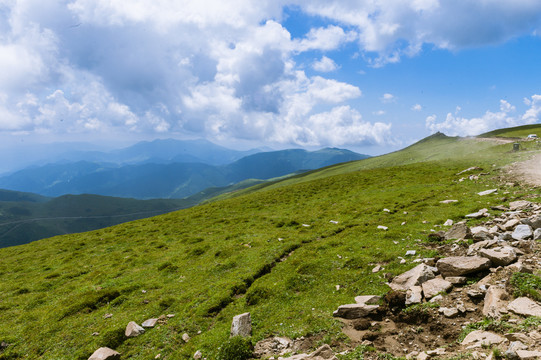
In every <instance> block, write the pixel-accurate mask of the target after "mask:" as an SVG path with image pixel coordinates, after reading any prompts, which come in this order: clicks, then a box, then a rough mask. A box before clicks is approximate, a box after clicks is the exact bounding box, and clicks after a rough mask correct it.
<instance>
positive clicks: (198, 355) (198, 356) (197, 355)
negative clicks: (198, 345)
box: [193, 350, 203, 360]
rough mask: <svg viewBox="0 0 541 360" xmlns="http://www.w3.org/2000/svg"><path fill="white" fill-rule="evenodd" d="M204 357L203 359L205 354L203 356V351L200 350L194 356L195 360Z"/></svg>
mask: <svg viewBox="0 0 541 360" xmlns="http://www.w3.org/2000/svg"><path fill="white" fill-rule="evenodd" d="M202 357H203V354H201V351H200V350H197V351H196V352H195V354H193V358H194V359H195V360H198V359H201V358H202Z"/></svg>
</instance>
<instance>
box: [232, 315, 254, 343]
mask: <svg viewBox="0 0 541 360" xmlns="http://www.w3.org/2000/svg"><path fill="white" fill-rule="evenodd" d="M250 335H252V318H251V316H250V313H249V312H247V313H244V314H240V315H236V316H234V317H233V321H232V322H231V337H233V336H243V337H246V336H250Z"/></svg>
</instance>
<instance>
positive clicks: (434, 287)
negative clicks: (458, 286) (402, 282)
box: [421, 278, 453, 299]
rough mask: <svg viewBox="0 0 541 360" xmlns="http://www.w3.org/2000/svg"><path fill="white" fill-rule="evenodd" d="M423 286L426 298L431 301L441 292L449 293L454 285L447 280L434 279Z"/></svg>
mask: <svg viewBox="0 0 541 360" xmlns="http://www.w3.org/2000/svg"><path fill="white" fill-rule="evenodd" d="M421 286H422V288H423V294H424V295H425V298H427V299H430V298H433V297H434V296H436V295H438V294H439V293H441V292H447V291H448V290H449V289H451V288H452V287H453V284H451V283H450V282H449V281H447V280H443V279H442V278H434V279H431V280H427V281H425V282H424V283H423V284H422V285H421Z"/></svg>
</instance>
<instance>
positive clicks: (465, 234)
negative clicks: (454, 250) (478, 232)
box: [445, 223, 472, 240]
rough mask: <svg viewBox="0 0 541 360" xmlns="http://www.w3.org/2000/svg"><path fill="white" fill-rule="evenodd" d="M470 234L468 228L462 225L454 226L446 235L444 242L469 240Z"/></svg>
mask: <svg viewBox="0 0 541 360" xmlns="http://www.w3.org/2000/svg"><path fill="white" fill-rule="evenodd" d="M471 236H472V234H471V231H470V228H469V227H468V226H467V225H466V224H464V223H457V224H454V225H453V226H452V227H451V228H450V229H449V230H448V231H447V232H446V233H445V240H451V239H469V238H471Z"/></svg>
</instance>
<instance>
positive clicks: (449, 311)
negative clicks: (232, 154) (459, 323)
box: [438, 307, 459, 318]
mask: <svg viewBox="0 0 541 360" xmlns="http://www.w3.org/2000/svg"><path fill="white" fill-rule="evenodd" d="M438 312H440V313H442V314H443V316H445V317H447V318H454V317H457V316H458V314H459V311H458V309H457V308H448V307H440V308H439V309H438Z"/></svg>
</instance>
